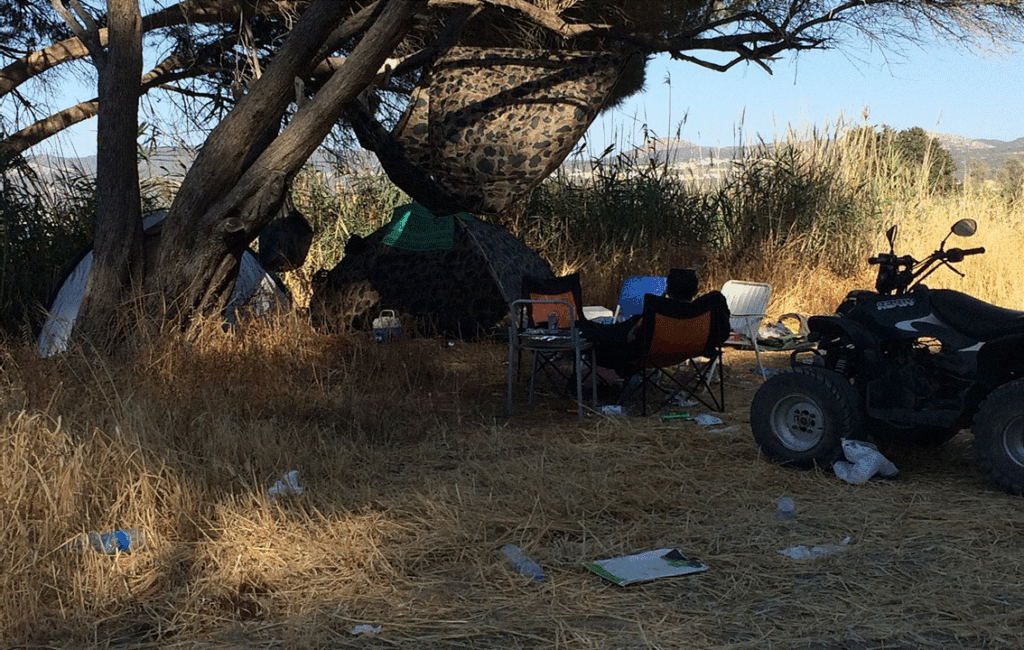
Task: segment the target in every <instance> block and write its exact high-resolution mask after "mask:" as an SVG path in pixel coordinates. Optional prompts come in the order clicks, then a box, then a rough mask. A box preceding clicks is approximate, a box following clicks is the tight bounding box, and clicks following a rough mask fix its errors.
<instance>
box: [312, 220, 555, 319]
mask: <svg viewBox="0 0 1024 650" xmlns="http://www.w3.org/2000/svg"><path fill="white" fill-rule="evenodd" d="M524 275H532V276H537V277H551V276H552V272H551V267H550V265H549V264H548V263H547V262H546V261H544V260H543V259H542V258H541V257H540V256H539V255H538V254H537V253H536V252H535V251H533V250H532V249H530V247H528V246H527V245H526V244H524V243H523V242H522V241H520V240H519V239H517V238H516V237H515V236H513V235H512V234H511V233H510V232H508V230H507V229H505V228H502V227H499V226H495V225H493V224H490V223H488V222H486V221H483V220H480V219H477V218H476V217H474V216H473V215H470V214H467V213H464V212H463V213H456V214H451V215H443V216H437V215H434V214H432V213H431V212H430V211H429V210H427V209H426V208H425V207H423V206H422V205H420V204H418V203H408V204H405V205H401V206H398V207H397V208H395V209H394V212H393V215H392V219H391V221H390V222H389V223H388V224H387V225H385V226H383V227H382V228H379V229H378V230H376V231H374V232H373V233H371V234H369V235H367V236H366V237H359V236H353V237H352V238H351V239H350V240H349V242H348V244H347V245H346V247H345V256H344V257H343V258H342V259H341V261H339V262H338V264H337V265H335V267H334V268H333V269H331V270H330V271H320V272H318V273H317V275H316V277H315V278H314V287H313V297H312V299H311V301H310V315H311V317H312V319H313V324H314V326H316V327H318V328H320V329H327V330H335V331H345V330H351V329H355V330H365V329H369V328H370V326H371V323H372V320H373V318H375V317H376V316H378V315H379V313H380V312H381V311H382V310H384V309H392V310H394V311H396V312H397V313H398V314H400V316H401V317H402V318H403V320H405V321H407V322H409V324H410V325H411V326H413V327H414V328H415V329H416V330H418V331H420V332H422V333H428V334H429V333H435V332H436V333H443V334H446V335H453V336H475V335H478V334H480V333H482V332H484V331H486V330H487V329H489V328H490V327H492V326H494V325H495V324H496V323H497V322H499V321H500V320H501V319H502V318H504V317H505V316H506V315H507V314H508V306H509V303H511V302H512V301H513V300H516V299H518V298H519V297H520V294H521V289H522V282H523V276H524ZM410 321H411V322H410Z"/></svg>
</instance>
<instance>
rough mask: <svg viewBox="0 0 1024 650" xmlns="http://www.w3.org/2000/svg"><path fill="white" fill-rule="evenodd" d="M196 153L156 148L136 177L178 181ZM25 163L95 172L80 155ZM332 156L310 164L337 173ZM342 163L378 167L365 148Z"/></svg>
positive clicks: (42, 171)
mask: <svg viewBox="0 0 1024 650" xmlns="http://www.w3.org/2000/svg"><path fill="white" fill-rule="evenodd" d="M195 157H196V153H195V152H194V151H192V150H190V149H177V148H174V147H157V148H156V150H154V151H150V152H148V153H147V154H146V156H145V157H144V158H142V159H140V160H139V176H140V177H141V178H142V179H147V178H153V177H156V178H165V179H170V180H172V181H174V180H177V181H179V182H180V181H181V180H182V179H184V178H185V174H186V173H187V172H188V170H189V168H190V167H191V166H192V162H193V161H194V160H195ZM26 158H27V160H28V163H29V166H30V167H32V169H34V170H35V171H36V173H37V174H39V176H40V178H43V179H52V178H56V177H58V176H59V175H62V174H68V173H70V174H71V175H73V176H74V175H79V174H80V175H83V176H94V175H95V174H96V156H86V157H83V158H61V157H60V156H51V155H49V154H41V155H38V156H34V155H28V156H26ZM332 160H333V156H332V155H331V154H328V153H324V152H322V151H319V150H318V151H316V152H315V153H314V154H313V155H312V156H311V157H310V163H311V164H312V165H313V166H314V167H315V168H316V169H318V170H320V171H322V172H324V173H325V174H327V175H332V176H333V175H338V171H337V170H338V167H339V166H338V165H336V164H334V163H333V162H332ZM344 164H345V165H346V166H347V168H350V169H355V170H357V171H358V170H367V169H368V170H377V171H379V170H380V167H379V164H378V163H377V159H376V157H375V156H374V155H373V154H372V153H369V152H367V151H356V152H350V153H346V155H345V161H344Z"/></svg>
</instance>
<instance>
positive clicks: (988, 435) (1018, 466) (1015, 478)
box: [972, 379, 1024, 494]
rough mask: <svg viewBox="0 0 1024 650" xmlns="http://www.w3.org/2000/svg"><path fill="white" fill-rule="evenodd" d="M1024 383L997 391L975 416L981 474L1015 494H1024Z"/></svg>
mask: <svg viewBox="0 0 1024 650" xmlns="http://www.w3.org/2000/svg"><path fill="white" fill-rule="evenodd" d="M1022 404H1024V379H1017V380H1016V381H1011V382H1010V383H1008V384H1004V385H1003V386H1000V387H999V388H997V389H995V390H994V391H992V392H991V393H989V396H988V397H987V398H985V401H984V402H982V403H981V406H980V407H979V408H978V412H977V414H976V415H975V416H974V427H973V429H972V431H973V432H974V453H975V456H976V457H977V459H978V465H979V466H980V467H981V470H982V471H983V472H984V473H985V474H986V475H987V476H988V477H989V478H990V479H991V480H992V481H993V482H995V484H996V485H998V486H999V487H1001V488H1003V489H1004V490H1006V491H1007V492H1010V493H1011V494H1024V408H1022V406H1021V405H1022Z"/></svg>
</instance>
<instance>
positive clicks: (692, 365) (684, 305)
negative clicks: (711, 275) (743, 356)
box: [620, 291, 729, 415]
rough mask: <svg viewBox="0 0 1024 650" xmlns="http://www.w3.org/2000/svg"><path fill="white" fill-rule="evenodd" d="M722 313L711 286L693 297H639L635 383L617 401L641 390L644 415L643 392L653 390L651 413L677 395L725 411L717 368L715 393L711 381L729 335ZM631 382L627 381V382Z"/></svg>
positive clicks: (726, 309) (722, 303)
mask: <svg viewBox="0 0 1024 650" xmlns="http://www.w3.org/2000/svg"><path fill="white" fill-rule="evenodd" d="M728 314H729V307H728V305H727V304H726V302H725V298H724V296H722V294H721V293H719V292H717V291H713V292H711V293H708V294H705V295H703V296H700V297H699V298H697V299H695V300H694V301H693V302H681V301H679V300H674V299H672V298H665V297H662V296H655V295H652V294H648V295H647V296H645V298H644V310H643V317H642V320H641V322H640V331H639V336H640V340H641V342H642V352H641V355H640V357H639V359H638V360H637V364H636V368H635V376H638V377H639V379H640V382H639V385H638V386H636V387H634V388H630V389H628V390H627V392H626V394H624V395H623V397H622V399H621V400H620V401H624V400H625V399H628V398H629V397H631V396H632V395H633V394H634V393H635V392H636V390H639V391H641V404H642V406H641V413H642V414H643V415H647V405H648V402H649V401H650V400H649V398H648V393H649V392H651V391H655V392H656V394H657V396H658V397H660V400H659V401H658V403H657V405H656V406H655V408H654V409H653V410H654V411H655V412H656V411H658V410H660V409H661V408H662V407H664V406H665V405H667V404H669V403H671V402H673V401H674V400H675V399H676V397H677V396H678V395H681V394H685V395H686V396H688V397H689V398H692V399H695V400H697V401H698V402H700V403H701V404H703V405H704V406H706V407H708V408H710V409H713V410H717V411H719V412H722V411H725V381H724V378H723V373H722V372H721V371H719V372H718V381H717V384H718V387H717V389H718V392H717V395H716V394H715V390H714V388H713V386H712V382H713V381H714V375H715V369H716V368H717V367H718V366H719V365H720V364H721V359H722V344H723V343H724V342H725V339H726V338H728V336H729V331H728V328H727V326H726V322H727V319H728ZM634 385H635V382H627V386H634ZM702 393H706V396H702Z"/></svg>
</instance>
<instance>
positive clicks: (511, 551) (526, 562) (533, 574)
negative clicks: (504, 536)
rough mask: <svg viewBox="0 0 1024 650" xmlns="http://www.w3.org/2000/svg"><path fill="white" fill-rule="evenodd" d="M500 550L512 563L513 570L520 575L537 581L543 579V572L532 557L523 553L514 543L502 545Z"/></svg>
mask: <svg viewBox="0 0 1024 650" xmlns="http://www.w3.org/2000/svg"><path fill="white" fill-rule="evenodd" d="M501 552H502V554H503V555H504V556H505V557H506V558H508V561H509V562H511V563H512V566H513V567H515V570H516V571H518V572H519V573H521V574H522V575H524V576H526V577H527V578H529V579H530V580H535V581H537V582H540V581H541V580H543V579H544V572H543V571H542V570H541V568H540V565H539V564H537V563H536V562H535V561H534V560H533V558H531V557H530V556H528V555H526V554H525V553H523V551H522V549H520V548H519V547H518V546H516V545H515V544H506V545H505V546H502V547H501Z"/></svg>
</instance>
